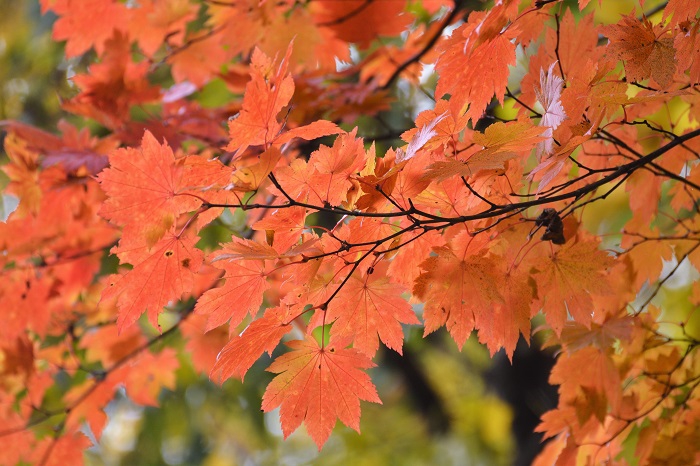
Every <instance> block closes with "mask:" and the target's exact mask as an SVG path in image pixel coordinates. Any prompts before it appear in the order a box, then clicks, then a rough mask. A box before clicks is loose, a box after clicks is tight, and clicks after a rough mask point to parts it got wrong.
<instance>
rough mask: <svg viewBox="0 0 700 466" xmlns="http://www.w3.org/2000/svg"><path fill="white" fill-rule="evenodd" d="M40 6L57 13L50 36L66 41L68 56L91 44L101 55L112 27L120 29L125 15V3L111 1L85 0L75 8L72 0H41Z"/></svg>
mask: <svg viewBox="0 0 700 466" xmlns="http://www.w3.org/2000/svg"><path fill="white" fill-rule="evenodd" d="M42 7H43V9H44V10H46V9H49V8H50V9H51V10H53V11H54V12H55V13H56V14H57V15H58V16H59V18H58V19H57V20H56V24H55V25H54V27H53V35H52V37H53V39H54V40H67V42H66V56H67V57H74V56H76V55H80V54H81V53H83V52H86V51H87V50H88V49H89V48H90V47H92V46H94V47H95V49H96V50H97V53H98V54H100V55H101V54H102V51H103V50H104V43H105V41H106V40H107V39H109V38H110V37H111V36H112V33H113V32H114V30H123V28H124V24H126V23H127V18H128V10H127V9H126V6H125V5H123V4H121V3H119V2H114V1H112V0H84V2H83V3H81V7H80V8H75V7H74V6H73V5H72V2H71V0H42Z"/></svg>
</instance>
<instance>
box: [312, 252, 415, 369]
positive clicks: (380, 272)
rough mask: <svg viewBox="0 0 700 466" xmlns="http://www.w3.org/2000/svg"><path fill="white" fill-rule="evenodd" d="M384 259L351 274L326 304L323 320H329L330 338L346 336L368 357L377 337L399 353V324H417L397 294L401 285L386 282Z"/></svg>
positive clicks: (408, 307) (401, 343) (376, 346)
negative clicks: (359, 273) (333, 297)
mask: <svg viewBox="0 0 700 466" xmlns="http://www.w3.org/2000/svg"><path fill="white" fill-rule="evenodd" d="M387 267H388V264H386V263H385V262H384V263H382V264H380V265H379V266H377V267H374V268H372V269H371V271H370V270H368V271H367V273H366V275H364V276H358V275H357V274H355V275H353V276H352V277H351V278H350V280H348V281H347V283H345V285H344V286H343V288H341V290H340V292H339V293H338V295H337V296H336V297H335V299H333V300H332V301H331V302H330V304H329V305H328V310H327V311H326V319H325V320H326V322H327V323H328V322H333V326H332V327H331V337H332V338H341V339H349V340H351V341H352V342H353V348H355V349H357V350H359V351H360V352H362V353H363V354H366V355H367V356H369V357H373V356H374V355H375V354H376V352H377V349H379V339H378V338H377V335H379V338H381V340H382V342H383V343H384V344H385V345H386V346H387V347H389V348H391V349H393V350H395V351H396V352H398V353H399V354H402V350H401V347H402V346H403V330H402V328H401V324H402V323H403V324H419V323H420V321H419V320H418V318H417V317H416V315H415V313H414V312H413V309H412V308H411V306H410V305H409V304H408V302H407V301H406V300H405V299H404V298H402V297H401V293H402V292H403V291H404V288H403V286H401V285H399V284H395V283H390V282H389V279H388V278H387V277H386V269H387Z"/></svg>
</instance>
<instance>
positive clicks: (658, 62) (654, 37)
mask: <svg viewBox="0 0 700 466" xmlns="http://www.w3.org/2000/svg"><path fill="white" fill-rule="evenodd" d="M603 34H605V35H607V36H608V38H609V39H610V44H609V45H608V51H609V53H610V54H611V55H613V56H615V57H617V58H618V59H620V60H622V61H623V63H624V65H625V73H626V74H627V81H628V82H639V81H642V80H644V79H647V78H652V79H653V80H654V81H656V83H657V84H658V85H659V86H661V88H663V89H666V88H668V87H669V86H670V85H671V83H673V75H674V74H675V72H676V58H675V49H674V48H673V37H668V36H666V35H664V34H662V30H661V27H660V26H654V25H653V24H652V23H651V22H650V21H649V20H648V19H647V18H644V19H643V20H642V21H639V20H638V19H637V18H635V17H634V15H632V14H630V15H629V16H623V17H622V19H621V20H620V22H619V23H618V24H611V25H608V26H606V27H604V28H603Z"/></svg>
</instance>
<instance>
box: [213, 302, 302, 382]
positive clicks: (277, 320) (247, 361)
mask: <svg viewBox="0 0 700 466" xmlns="http://www.w3.org/2000/svg"><path fill="white" fill-rule="evenodd" d="M286 314H287V313H286V312H284V309H283V308H282V307H278V308H270V309H267V310H266V311H265V315H263V317H261V318H260V319H256V320H254V321H253V322H251V323H250V325H248V327H246V329H245V330H244V331H243V333H241V334H240V335H236V336H234V337H233V338H231V340H230V341H229V342H228V343H226V346H224V347H223V348H222V349H221V351H220V352H219V355H218V356H217V358H216V363H215V364H214V367H213V368H212V369H211V373H210V377H211V378H212V379H215V380H217V381H218V382H219V383H223V382H224V381H225V380H226V379H228V378H230V377H240V379H241V380H243V378H244V377H245V374H246V372H248V369H250V367H251V366H252V365H253V364H254V363H255V361H257V360H258V358H260V355H261V354H262V353H263V352H265V351H267V353H268V354H269V355H270V356H272V352H273V351H274V350H275V348H276V347H277V345H278V344H279V342H280V340H281V339H282V337H283V336H284V335H286V334H287V333H289V332H290V331H291V330H292V326H291V325H290V323H289V322H285V320H286V319H287V318H288V317H289V316H288V315H286Z"/></svg>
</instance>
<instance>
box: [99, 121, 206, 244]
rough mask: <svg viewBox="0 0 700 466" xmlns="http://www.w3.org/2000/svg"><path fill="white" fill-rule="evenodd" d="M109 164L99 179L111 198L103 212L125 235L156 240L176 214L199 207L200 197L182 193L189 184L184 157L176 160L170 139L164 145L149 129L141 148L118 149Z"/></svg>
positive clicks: (172, 222)
mask: <svg viewBox="0 0 700 466" xmlns="http://www.w3.org/2000/svg"><path fill="white" fill-rule="evenodd" d="M109 160H110V168H108V169H106V170H104V171H103V172H102V173H100V174H99V176H98V177H97V180H98V181H99V182H100V185H101V186H102V189H103V190H104V191H105V193H107V196H108V199H107V200H106V201H105V203H104V204H103V205H102V208H101V209H100V212H99V213H100V215H102V216H103V217H105V218H106V219H108V220H110V221H111V222H113V223H115V224H117V225H121V226H124V227H125V232H124V235H125V236H132V235H133V236H135V237H139V238H143V239H144V240H145V241H146V242H147V243H149V244H154V243H155V242H156V241H158V239H160V238H161V237H162V236H163V234H165V232H166V231H168V230H169V229H170V227H171V226H172V225H173V224H174V223H175V220H177V217H178V216H179V215H180V214H182V213H185V212H190V211H193V210H195V209H197V208H198V207H199V206H200V205H201V201H200V200H198V199H197V198H195V197H193V196H189V195H182V193H183V192H184V191H186V189H187V188H188V186H186V184H185V183H186V178H185V177H184V169H183V163H184V159H181V160H178V161H176V160H175V155H174V154H173V151H172V149H171V148H170V146H169V145H168V144H167V143H163V144H162V145H161V144H159V143H158V141H156V139H155V137H153V135H152V134H151V133H150V132H148V131H146V132H145V133H144V136H143V140H142V142H141V148H140V149H131V148H127V149H119V150H117V151H115V152H112V154H110V157H109Z"/></svg>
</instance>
